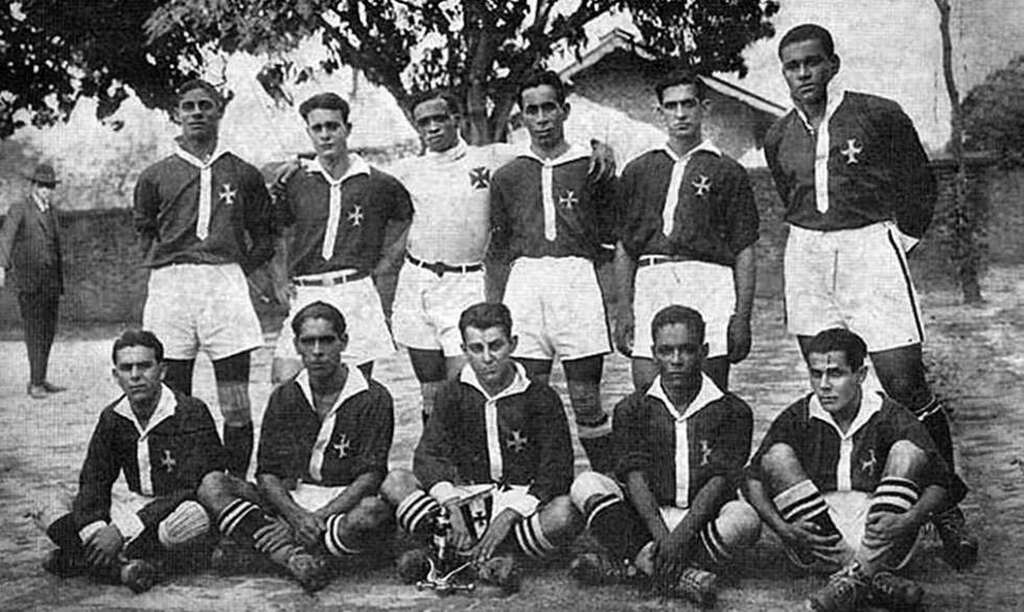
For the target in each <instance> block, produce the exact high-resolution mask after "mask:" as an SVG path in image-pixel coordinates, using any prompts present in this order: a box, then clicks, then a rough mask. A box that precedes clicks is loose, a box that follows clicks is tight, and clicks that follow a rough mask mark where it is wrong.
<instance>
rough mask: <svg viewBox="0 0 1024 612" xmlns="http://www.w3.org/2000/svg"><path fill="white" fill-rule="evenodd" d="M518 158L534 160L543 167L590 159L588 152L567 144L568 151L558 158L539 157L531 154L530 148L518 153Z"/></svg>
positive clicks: (580, 147) (577, 146) (578, 146)
mask: <svg viewBox="0 0 1024 612" xmlns="http://www.w3.org/2000/svg"><path fill="white" fill-rule="evenodd" d="M519 157H527V158H529V159H533V160H536V161H538V162H540V163H541V165H543V166H560V165H562V164H567V163H569V162H573V161H576V160H578V159H590V151H588V150H587V149H586V148H584V147H583V146H581V145H578V144H572V143H570V144H569V149H568V150H566V152H565V153H562V154H561V155H559V156H558V157H553V158H548V157H541V156H539V155H537V154H536V153H534V152H533V150H532V149H530V147H528V146H527V147H526V148H525V149H524V150H522V151H520V152H519Z"/></svg>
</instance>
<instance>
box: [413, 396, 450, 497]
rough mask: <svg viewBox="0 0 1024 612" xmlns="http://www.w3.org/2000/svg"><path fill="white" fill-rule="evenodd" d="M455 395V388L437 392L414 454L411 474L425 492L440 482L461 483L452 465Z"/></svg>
mask: <svg viewBox="0 0 1024 612" xmlns="http://www.w3.org/2000/svg"><path fill="white" fill-rule="evenodd" d="M458 394H459V391H458V387H457V386H455V385H445V386H444V387H442V388H441V390H440V391H438V393H437V398H436V399H435V402H434V410H433V412H431V414H430V418H429V419H427V425H426V427H425V428H424V429H423V436H422V437H421V438H420V442H419V444H417V445H416V451H415V452H414V453H413V458H412V471H413V473H414V474H415V475H416V478H418V479H419V481H420V484H422V485H423V488H424V489H426V490H427V491H429V490H430V488H431V487H433V486H434V485H435V484H437V483H439V482H442V481H448V482H451V483H453V484H456V485H458V484H461V482H462V478H461V477H460V476H459V468H458V466H457V465H456V464H455V452H456V433H455V428H456V427H457V425H456V423H457V420H456V419H457V418H458V411H459V398H458Z"/></svg>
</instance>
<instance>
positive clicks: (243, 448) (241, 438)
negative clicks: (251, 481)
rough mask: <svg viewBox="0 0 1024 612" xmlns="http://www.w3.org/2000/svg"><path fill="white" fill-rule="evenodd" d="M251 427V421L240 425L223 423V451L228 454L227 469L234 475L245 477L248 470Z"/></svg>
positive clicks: (250, 449)
mask: <svg viewBox="0 0 1024 612" xmlns="http://www.w3.org/2000/svg"><path fill="white" fill-rule="evenodd" d="M252 444H253V427H252V422H251V421H250V422H249V423H246V424H245V425H242V426H241V427H234V426H231V425H224V451H225V452H226V453H227V456H228V465H227V467H228V471H229V472H231V474H233V475H234V476H237V477H239V478H241V479H243V480H244V479H245V475H246V472H248V471H249V459H250V457H251V456H252Z"/></svg>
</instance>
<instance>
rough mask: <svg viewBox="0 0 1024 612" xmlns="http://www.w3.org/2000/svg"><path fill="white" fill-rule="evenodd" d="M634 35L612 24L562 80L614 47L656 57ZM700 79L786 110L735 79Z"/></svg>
mask: <svg viewBox="0 0 1024 612" xmlns="http://www.w3.org/2000/svg"><path fill="white" fill-rule="evenodd" d="M637 38H638V37H637V36H634V35H633V34H631V33H630V32H627V31H626V30H623V29H622V28H614V29H612V30H610V31H609V32H607V33H605V34H604V35H602V36H601V38H600V39H599V40H598V42H597V44H596V45H594V46H593V47H592V48H590V49H589V50H588V51H587V52H586V53H584V54H583V55H582V56H580V57H579V59H578V60H577V61H575V62H573V63H571V64H569V65H568V66H566V67H565V68H563V69H562V70H561V71H559V76H561V77H562V79H563V80H565V81H567V82H570V83H571V82H572V78H573V77H574V76H576V75H578V74H580V73H582V72H585V71H586V70H588V69H589V68H591V67H592V66H594V65H596V64H597V63H598V62H600V61H601V60H603V59H604V58H605V57H607V56H608V55H610V54H612V53H613V52H615V51H625V52H626V53H632V54H634V55H636V56H637V57H640V58H642V59H645V60H648V61H652V62H653V61H654V60H655V56H654V54H653V53H651V52H650V51H649V50H648V49H647V48H646V47H645V46H644V45H643V44H642V43H641V42H639V41H638V40H637ZM701 80H702V81H704V84H705V85H706V86H707V87H708V88H710V89H712V90H714V91H716V92H718V93H720V94H722V95H724V96H729V97H730V98H735V99H737V100H739V101H740V102H743V103H744V104H747V105H749V106H751V107H752V108H755V109H757V110H759V111H762V112H765V113H768V114H770V115H773V116H775V117H781V116H782V115H784V114H785V113H786V111H787V110H788V107H787V106H784V105H782V104H779V103H777V102H774V101H772V100H770V99H768V98H766V97H764V96H762V95H759V94H756V93H754V92H752V91H750V90H747V89H744V88H743V87H740V86H739V85H736V84H734V83H729V82H726V81H724V80H722V79H720V78H718V77H716V76H714V75H702V76H701Z"/></svg>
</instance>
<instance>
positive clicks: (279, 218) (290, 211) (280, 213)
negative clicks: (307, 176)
mask: <svg viewBox="0 0 1024 612" xmlns="http://www.w3.org/2000/svg"><path fill="white" fill-rule="evenodd" d="M303 172H305V170H303V169H302V168H299V169H298V170H296V171H295V172H294V173H293V174H292V175H291V176H290V177H288V182H287V183H285V187H284V190H283V192H282V193H281V195H280V197H278V198H275V199H274V203H273V206H274V229H275V230H276V231H278V232H281V231H283V230H284V228H286V227H291V226H292V224H293V223H295V207H294V201H295V192H296V191H297V190H298V181H299V176H300V175H302V173H303Z"/></svg>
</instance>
